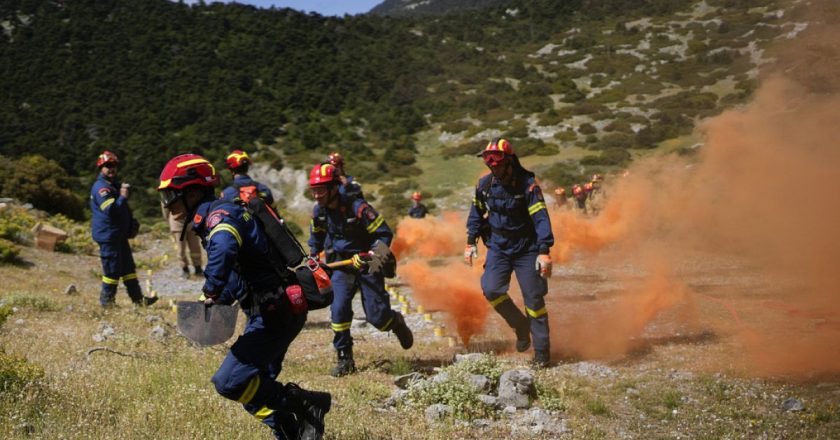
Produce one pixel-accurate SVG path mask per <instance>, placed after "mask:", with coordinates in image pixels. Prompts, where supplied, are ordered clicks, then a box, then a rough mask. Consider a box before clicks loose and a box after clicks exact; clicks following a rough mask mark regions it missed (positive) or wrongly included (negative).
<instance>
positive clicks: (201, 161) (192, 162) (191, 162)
mask: <svg viewBox="0 0 840 440" xmlns="http://www.w3.org/2000/svg"><path fill="white" fill-rule="evenodd" d="M197 163H206V164H208V165H209V164H210V162H207V159H190V160H186V161H184V162H181V163H179V164H178V165H177V168H184V167H188V166H190V165H195V164H197Z"/></svg>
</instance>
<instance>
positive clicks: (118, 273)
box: [99, 239, 143, 306]
mask: <svg viewBox="0 0 840 440" xmlns="http://www.w3.org/2000/svg"><path fill="white" fill-rule="evenodd" d="M99 258H100V260H102V290H101V292H100V293H99V303H100V304H102V305H103V306H105V305H109V304H113V303H114V300H115V298H116V296H117V286H118V285H119V283H120V280H122V282H123V284H124V285H125V289H126V290H127V291H128V296H129V297H130V298H131V301H133V302H135V303H139V302H140V301H142V300H143V292H142V291H141V290H140V282H139V281H138V280H137V271H136V269H135V267H134V257H133V256H132V255H131V246H130V245H129V244H128V239H125V240H121V241H116V242H102V243H99Z"/></svg>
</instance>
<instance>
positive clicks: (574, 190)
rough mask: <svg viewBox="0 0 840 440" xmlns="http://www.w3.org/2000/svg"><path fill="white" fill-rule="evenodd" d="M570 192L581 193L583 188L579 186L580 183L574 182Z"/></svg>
mask: <svg viewBox="0 0 840 440" xmlns="http://www.w3.org/2000/svg"><path fill="white" fill-rule="evenodd" d="M572 194H574V195H580V194H583V188H581V186H580V184H577V183H576V184H574V186H572Z"/></svg>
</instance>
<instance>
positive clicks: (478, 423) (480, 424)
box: [472, 419, 493, 429]
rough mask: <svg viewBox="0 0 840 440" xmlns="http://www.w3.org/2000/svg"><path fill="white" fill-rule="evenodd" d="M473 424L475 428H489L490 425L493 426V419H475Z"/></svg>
mask: <svg viewBox="0 0 840 440" xmlns="http://www.w3.org/2000/svg"><path fill="white" fill-rule="evenodd" d="M472 425H473V427H474V428H479V429H483V428H489V427H490V426H493V421H492V420H487V419H475V420H473V422H472Z"/></svg>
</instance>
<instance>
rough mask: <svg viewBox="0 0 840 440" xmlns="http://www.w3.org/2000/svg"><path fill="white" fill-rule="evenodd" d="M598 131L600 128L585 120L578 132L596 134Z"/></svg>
mask: <svg viewBox="0 0 840 440" xmlns="http://www.w3.org/2000/svg"><path fill="white" fill-rule="evenodd" d="M597 132H598V129H597V128H595V126H594V125H592V124H590V123H588V122H584V123H583V124H580V126H579V127H578V133H580V134H595V133H597Z"/></svg>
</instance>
